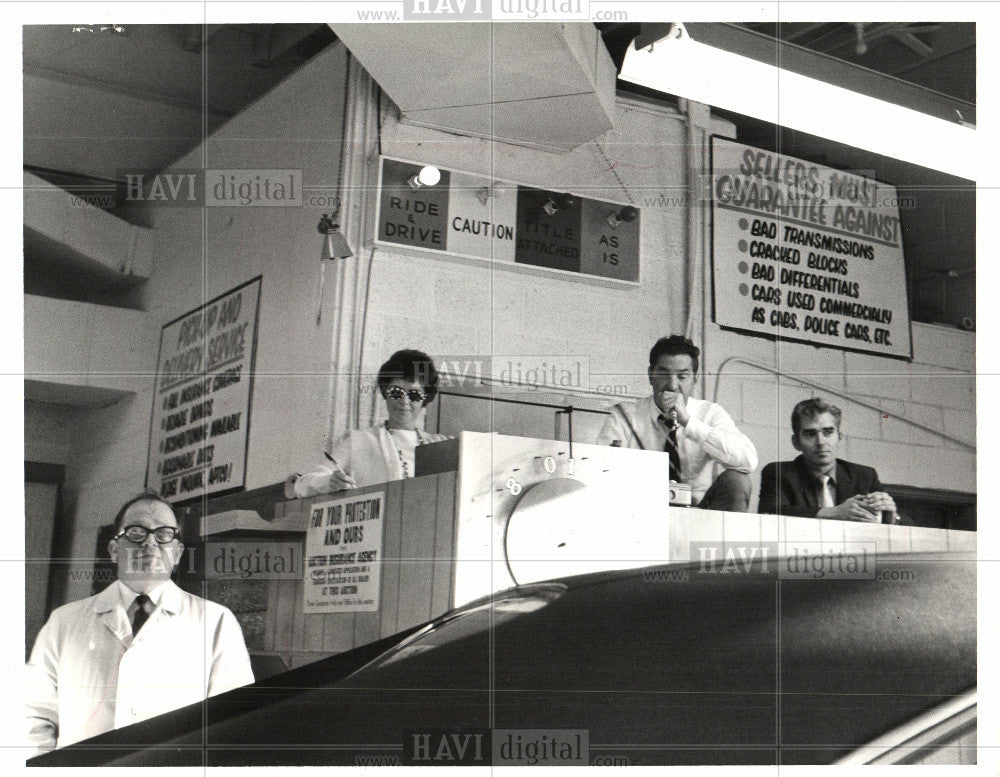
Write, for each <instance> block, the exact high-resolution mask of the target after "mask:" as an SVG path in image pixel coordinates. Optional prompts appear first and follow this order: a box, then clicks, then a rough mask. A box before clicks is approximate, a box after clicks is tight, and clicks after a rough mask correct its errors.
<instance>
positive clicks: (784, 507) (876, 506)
mask: <svg viewBox="0 0 1000 777" xmlns="http://www.w3.org/2000/svg"><path fill="white" fill-rule="evenodd" d="M840 418H841V412H840V408H838V407H836V406H834V405H831V404H829V403H828V402H824V401H823V400H822V399H818V398H813V399H806V400H804V401H802V402H799V403H798V404H797V405H796V406H795V409H794V410H792V445H793V446H795V449H796V450H797V451H799V452H800V454H801V455H800V456H799V457H798V458H796V459H795V460H794V461H777V462H772V463H771V464H768V465H767V466H766V467H764V469H763V470H762V471H761V476H760V503H759V506H758V512H760V513H772V514H776V515H799V516H803V517H805V518H835V519H838V520H841V521H863V522H867V523H899V522H900V521H901V518H900V515H899V513H898V512H897V511H896V503H895V502H894V501H893V499H892V497H891V496H889V495H888V494H887V493H885V492H884V491H883V490H882V484H881V483H880V482H879V479H878V473H877V472H876V471H875V470H874V469H872V468H871V467H866V466H864V465H862V464H854V463H852V462H850V461H844V460H843V459H838V458H837V457H836V452H837V449H838V448H839V446H840V442H841V440H842V438H841V435H840Z"/></svg>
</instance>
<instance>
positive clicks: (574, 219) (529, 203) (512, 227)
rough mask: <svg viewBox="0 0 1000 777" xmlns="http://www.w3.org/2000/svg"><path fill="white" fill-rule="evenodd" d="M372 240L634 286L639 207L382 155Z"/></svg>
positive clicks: (448, 255) (381, 243)
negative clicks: (427, 172)
mask: <svg viewBox="0 0 1000 777" xmlns="http://www.w3.org/2000/svg"><path fill="white" fill-rule="evenodd" d="M381 165H382V166H381V171H380V173H381V174H380V178H379V184H380V191H379V209H378V218H377V227H376V234H375V241H376V243H377V244H380V245H386V246H391V247H393V248H400V247H402V248H405V249H410V250H412V249H420V250H421V251H432V252H437V253H439V254H440V255H442V256H445V257H455V258H462V259H466V260H472V261H474V262H477V263H480V264H490V265H491V266H496V267H502V266H506V267H509V268H514V267H527V266H531V267H535V268H542V269H544V270H545V271H549V272H551V271H555V272H557V273H566V274H570V275H566V276H565V277H570V278H572V277H574V276H576V277H588V276H589V277H590V278H601V279H606V280H611V281H624V282H627V283H637V282H638V281H639V225H640V220H641V219H640V213H639V210H638V209H637V208H634V207H631V206H628V205H623V204H621V203H615V202H608V201H605V200H593V199H589V198H586V197H577V196H575V195H572V194H567V193H565V192H555V191H547V190H545V189H535V188H532V187H530V186H520V185H518V184H515V183H509V182H505V181H498V180H496V179H491V178H486V177H484V176H481V175H473V174H471V173H461V172H456V171H453V170H444V169H440V168H436V169H438V170H439V172H440V175H441V177H440V180H439V181H438V182H437V183H436V184H433V185H429V186H420V187H418V188H414V187H412V186H411V185H410V183H409V182H410V181H411V180H413V179H414V177H415V176H416V175H417V174H418V173H419V172H420V170H421V168H422V165H419V164H415V163H413V162H403V161H400V160H397V159H389V158H388V157H382V159H381Z"/></svg>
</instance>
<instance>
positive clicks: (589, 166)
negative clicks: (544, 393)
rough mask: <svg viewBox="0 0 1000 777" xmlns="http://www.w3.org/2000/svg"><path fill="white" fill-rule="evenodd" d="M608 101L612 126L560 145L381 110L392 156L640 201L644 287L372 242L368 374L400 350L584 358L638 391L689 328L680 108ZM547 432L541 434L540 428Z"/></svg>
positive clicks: (594, 373)
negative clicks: (498, 139) (433, 126)
mask: <svg viewBox="0 0 1000 777" xmlns="http://www.w3.org/2000/svg"><path fill="white" fill-rule="evenodd" d="M615 110H616V116H615V129H614V130H612V131H610V132H608V133H606V134H605V135H603V136H601V138H599V139H598V140H597V141H596V142H593V143H588V144H585V145H584V146H581V147H580V148H578V149H576V150H574V151H572V152H570V153H568V154H551V153H547V152H543V151H537V150H533V149H527V148H516V147H513V146H505V145H502V144H495V143H490V142H488V141H484V140H479V139H475V138H464V137H458V136H455V135H448V134H445V133H441V132H437V131H434V130H430V129H426V128H421V127H414V126H411V125H406V124H400V123H397V122H393V121H392V120H391V117H386V118H384V119H383V134H382V151H383V153H384V154H386V155H388V156H394V157H398V158H402V159H410V160H414V161H418V162H425V163H428V164H437V165H440V166H442V167H444V168H447V169H452V170H462V171H469V172H472V173H476V174H480V175H489V176H492V177H494V178H497V179H502V180H511V181H516V182H518V183H522V184H525V185H531V186H539V187H543V188H548V189H552V190H557V191H569V192H571V193H574V194H578V195H581V196H586V197H594V198H599V199H606V200H610V201H616V202H625V203H627V202H633V203H635V204H636V205H637V206H639V207H640V208H641V210H642V234H641V262H642V264H641V284H640V285H638V286H636V287H632V288H609V287H607V286H603V285H597V284H591V283H588V282H586V280H585V279H581V278H561V277H551V276H540V275H537V274H529V273H527V272H522V271H519V270H517V269H513V270H512V269H506V268H504V269H496V268H489V267H479V266H472V265H468V264H458V263H455V262H452V261H449V260H447V259H444V258H436V257H431V256H424V257H414V256H408V255H403V254H397V253H394V252H392V251H391V250H388V249H382V248H380V249H378V250H377V251H376V252H375V260H374V266H373V270H372V283H371V294H370V297H369V299H370V302H369V308H368V311H367V319H366V331H365V347H364V353H365V361H366V363H365V364H364V365H363V366H362V368H363V369H364V370H376V369H377V368H378V365H379V364H380V363H381V361H382V360H383V359H384V358H385V357H387V356H388V355H389V354H390V353H392V352H393V351H394V350H396V349H398V348H404V347H416V348H421V349H422V350H425V351H427V352H428V353H431V354H434V355H435V356H442V357H446V356H447V355H449V354H456V355H481V356H484V357H487V358H492V359H494V360H497V359H501V360H506V359H507V358H509V357H514V358H515V359H516V357H518V356H520V355H536V356H537V355H545V356H551V357H553V358H555V359H561V360H570V361H572V360H573V359H575V358H576V357H582V358H584V359H585V360H586V361H587V365H588V367H589V376H590V383H591V384H594V385H597V384H610V383H613V384H626V386H627V389H626V392H627V393H638V394H641V393H643V392H644V391H645V388H644V387H648V383H647V380H646V356H647V353H648V349H649V346H650V343H652V342H653V341H655V340H656V339H657V338H658V337H660V336H662V335H663V334H664V333H666V332H669V331H677V330H678V329H683V326H684V321H685V317H686V313H687V310H686V306H685V299H684V293H683V289H684V288H685V286H686V271H685V269H684V264H685V243H684V241H685V234H686V232H685V224H686V219H687V210H686V205H684V204H683V192H684V187H685V185H686V174H685V165H686V151H685V149H686V146H685V142H686V136H685V125H684V122H683V117H682V116H680V115H679V114H677V113H676V112H674V111H671V110H669V109H666V108H654V107H651V106H646V105H642V104H639V103H636V102H635V101H631V100H626V99H618V100H617V101H616V108H615ZM665 194H666V195H669V196H665ZM677 196H680V197H681V204H678V203H677V201H676V197H677ZM550 363H551V362H550ZM592 387H593V386H583V387H580V388H585V389H586V388H592ZM525 398H526V399H530V398H531V397H530V396H526V397H525ZM550 434H551V430H547V431H546V432H545V433H544V434H542V433H540V434H539V436H548V435H550Z"/></svg>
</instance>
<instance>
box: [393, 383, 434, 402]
mask: <svg viewBox="0 0 1000 777" xmlns="http://www.w3.org/2000/svg"><path fill="white" fill-rule="evenodd" d="M385 394H386V396H387V397H392V398H393V399H402V398H403V397H406V398H407V399H409V400H410V401H411V402H423V401H424V400H425V399H426V398H427V395H426V394H425V393H424V392H423V391H418V390H417V389H410V390H409V391H407V390H406V389H403V388H400V387H399V386H393V387H392V388H391V389H389V390H388V391H387V392H385Z"/></svg>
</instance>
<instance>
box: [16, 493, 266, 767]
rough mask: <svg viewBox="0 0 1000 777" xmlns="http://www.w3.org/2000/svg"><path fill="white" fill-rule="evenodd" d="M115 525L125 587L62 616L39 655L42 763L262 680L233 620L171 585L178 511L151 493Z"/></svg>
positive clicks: (32, 687)
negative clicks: (50, 754) (55, 753)
mask: <svg viewBox="0 0 1000 777" xmlns="http://www.w3.org/2000/svg"><path fill="white" fill-rule="evenodd" d="M114 526H115V537H114V539H112V540H111V542H109V543H108V552H109V554H110V555H111V560H112V561H113V562H115V564H116V565H117V567H118V580H116V581H115V582H114V583H112V584H111V585H110V586H108V587H107V588H105V589H104V590H103V591H102V592H101V593H99V594H97V595H96V596H91V597H90V598H88V599H83V600H81V601H78V602H71V603H69V604H66V605H63V606H62V607H59V608H58V609H56V610H54V611H53V612H52V614H51V615H50V616H49V619H48V621H47V622H46V624H45V625H44V626H43V627H42V630H41V632H39V634H38V638H37V639H36V640H35V646H34V648H33V649H32V651H31V658H30V659H29V661H28V666H27V673H28V677H27V683H26V685H27V689H26V690H27V705H28V709H27V718H28V729H29V731H28V739H29V741H30V742H31V744H32V745H33V746H34V747H35V748H36V752H35V753H34V754H35V755H38V754H40V753H44V752H47V751H49V750H52V749H53V748H55V747H63V746H65V745H68V744H72V743H73V742H78V741H80V740H82V739H88V738H90V737H93V736H97V735H98V734H102V733H104V732H105V731H109V730H111V729H113V728H121V727H122V726H127V725H130V724H132V723H137V722H138V721H140V720H145V719H146V718H151V717H154V716H156V715H160V714H162V713H164V712H168V711H170V710H174V709H177V708H179V707H185V706H187V705H189V704H193V703H194V702H197V701H201V700H203V699H205V698H206V697H207V696H212V695H215V694H218V693H222V692H224V691H228V690H231V689H233V688H237V687H239V686H241V685H247V684H249V683H252V682H253V681H254V678H253V672H252V671H251V669H250V656H249V654H248V653H247V649H246V645H245V644H244V642H243V632H242V631H241V630H240V626H239V623H237V621H236V618H235V617H234V616H233V614H232V613H231V612H230V611H229V610H228V609H226V608H225V607H223V606H222V605H219V604H216V603H214V602H209V601H207V600H205V599H202V598H200V597H198V596H193V595H192V594H189V593H187V592H185V591H182V590H181V589H180V588H178V587H177V585H176V584H175V583H174V582H173V581H171V580H170V574H171V573H172V572H173V570H174V568H175V567H176V566H177V563H178V562H179V561H180V557H181V554H182V553H183V552H184V545H183V544H182V543H181V541H180V529H179V527H178V524H177V518H176V517H175V516H174V512H173V510H172V509H171V507H170V505H169V504H168V503H167V502H165V501H163V500H162V499H160V498H159V497H158V496H156V495H155V494H142V495H141V496H138V497H136V498H135V499H132V500H130V501H128V502H126V503H125V505H124V506H123V507H122V509H121V510H119V512H118V515H117V516H116V518H115V524H114Z"/></svg>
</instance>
